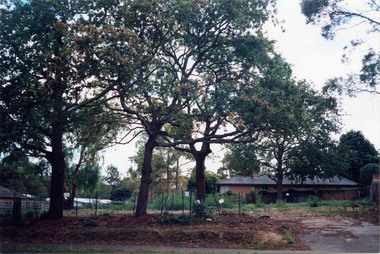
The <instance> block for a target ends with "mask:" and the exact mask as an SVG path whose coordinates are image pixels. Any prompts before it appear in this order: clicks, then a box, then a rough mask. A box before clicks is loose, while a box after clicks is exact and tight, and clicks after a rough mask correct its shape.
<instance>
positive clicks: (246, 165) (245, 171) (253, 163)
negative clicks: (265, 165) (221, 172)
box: [222, 144, 260, 176]
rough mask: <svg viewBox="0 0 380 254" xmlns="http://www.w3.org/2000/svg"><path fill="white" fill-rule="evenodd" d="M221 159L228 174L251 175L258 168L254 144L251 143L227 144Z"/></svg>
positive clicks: (256, 171)
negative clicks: (226, 149) (226, 150)
mask: <svg viewBox="0 0 380 254" xmlns="http://www.w3.org/2000/svg"><path fill="white" fill-rule="evenodd" d="M228 148H229V151H228V152H227V153H225V155H224V158H223V160H222V162H223V167H224V168H226V169H227V170H228V173H229V176H252V173H258V171H259V170H260V167H259V161H258V158H257V154H256V149H255V146H254V145H252V144H233V145H229V146H228Z"/></svg>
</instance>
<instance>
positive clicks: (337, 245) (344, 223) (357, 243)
mask: <svg viewBox="0 0 380 254" xmlns="http://www.w3.org/2000/svg"><path fill="white" fill-rule="evenodd" d="M302 223H303V224H305V226H306V227H308V228H309V229H311V233H310V234H308V235H304V236H303V237H302V238H301V240H302V241H303V242H304V243H306V245H308V246H309V247H310V248H311V249H312V250H313V251H316V252H321V253H380V244H379V226H377V225H374V224H371V223H369V222H360V221H351V220H339V221H337V220H328V219H326V220H320V219H317V220H305V221H303V222H302Z"/></svg>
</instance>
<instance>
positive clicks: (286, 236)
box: [284, 232, 294, 244]
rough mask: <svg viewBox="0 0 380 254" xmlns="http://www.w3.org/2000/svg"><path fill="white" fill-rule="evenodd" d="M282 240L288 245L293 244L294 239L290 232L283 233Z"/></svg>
mask: <svg viewBox="0 0 380 254" xmlns="http://www.w3.org/2000/svg"><path fill="white" fill-rule="evenodd" d="M284 240H286V241H287V242H288V244H294V239H293V237H292V234H291V233H290V232H286V233H285V235H284Z"/></svg>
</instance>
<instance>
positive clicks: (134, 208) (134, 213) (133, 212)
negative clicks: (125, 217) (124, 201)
mask: <svg viewBox="0 0 380 254" xmlns="http://www.w3.org/2000/svg"><path fill="white" fill-rule="evenodd" d="M136 194H137V192H136V191H135V198H134V199H133V211H132V214H133V216H135V215H136V211H135V210H136Z"/></svg>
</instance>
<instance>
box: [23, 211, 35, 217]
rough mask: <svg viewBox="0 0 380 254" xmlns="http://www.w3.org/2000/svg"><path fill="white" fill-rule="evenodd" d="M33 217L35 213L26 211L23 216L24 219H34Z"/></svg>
mask: <svg viewBox="0 0 380 254" xmlns="http://www.w3.org/2000/svg"><path fill="white" fill-rule="evenodd" d="M35 216H36V213H35V212H34V211H33V210H28V211H26V212H25V215H24V217H25V218H34V217H35Z"/></svg>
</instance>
